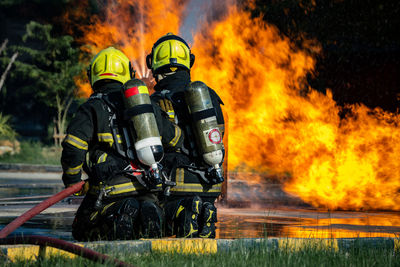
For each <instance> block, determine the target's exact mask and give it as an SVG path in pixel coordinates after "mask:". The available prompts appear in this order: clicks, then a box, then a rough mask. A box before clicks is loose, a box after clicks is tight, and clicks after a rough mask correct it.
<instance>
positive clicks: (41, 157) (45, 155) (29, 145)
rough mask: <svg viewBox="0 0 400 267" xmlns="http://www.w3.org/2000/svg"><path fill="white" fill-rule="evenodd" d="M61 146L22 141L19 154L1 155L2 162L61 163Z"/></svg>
mask: <svg viewBox="0 0 400 267" xmlns="http://www.w3.org/2000/svg"><path fill="white" fill-rule="evenodd" d="M60 158H61V147H55V146H44V145H43V144H42V143H40V142H32V141H22V142H21V151H20V153H18V154H14V155H10V154H5V155H2V156H0V162H1V163H26V164H45V165H60Z"/></svg>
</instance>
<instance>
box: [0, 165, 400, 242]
mask: <svg viewBox="0 0 400 267" xmlns="http://www.w3.org/2000/svg"><path fill="white" fill-rule="evenodd" d="M60 177H61V174H59V173H22V172H21V173H19V172H0V228H3V227H4V226H5V225H6V224H7V223H9V222H11V221H12V220H13V219H14V218H16V217H17V216H19V215H21V214H22V213H23V212H25V211H27V210H28V209H30V208H31V207H33V206H34V205H36V204H38V203H40V202H41V201H43V200H44V199H45V198H46V197H49V196H51V195H53V194H55V193H57V192H59V191H60V190H62V189H63V188H64V187H63V185H62V182H61V178H60ZM237 178H238V176H235V175H233V176H232V179H231V181H230V183H229V184H228V196H227V200H228V201H227V203H225V204H224V205H223V204H222V203H219V207H218V220H219V222H218V229H217V238H253V237H272V236H273V237H307V238H343V237H398V236H399V235H400V212H390V211H364V212H351V211H334V212H332V211H323V210H316V209H314V208H312V207H309V206H307V205H306V204H305V203H302V202H301V200H299V199H297V198H296V197H293V196H289V195H287V194H285V192H283V191H282V190H281V189H280V186H279V184H276V183H267V184H265V183H264V184H260V183H253V184H251V185H250V184H248V183H246V182H244V181H243V180H240V179H237ZM80 199H81V198H80V197H70V198H67V199H66V200H64V201H62V202H60V203H58V204H56V205H54V206H53V207H51V208H48V209H47V210H45V211H43V212H42V213H41V214H39V215H37V216H35V217H34V218H32V219H31V220H30V221H28V222H27V223H25V224H24V225H23V226H22V227H20V228H19V229H18V230H16V231H15V232H14V233H16V234H19V233H23V234H25V235H30V234H35V235H46V236H52V237H58V238H62V239H67V240H70V239H72V237H71V232H70V231H71V224H72V220H73V217H74V213H75V211H76V209H77V207H78V205H79V201H80Z"/></svg>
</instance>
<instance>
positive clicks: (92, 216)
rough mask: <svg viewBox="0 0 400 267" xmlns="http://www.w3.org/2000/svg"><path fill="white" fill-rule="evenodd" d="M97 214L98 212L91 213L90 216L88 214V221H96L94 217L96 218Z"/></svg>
mask: <svg viewBox="0 0 400 267" xmlns="http://www.w3.org/2000/svg"><path fill="white" fill-rule="evenodd" d="M97 214H99V212H98V211H95V212H92V214H90V217H89V219H90V220H91V221H93V220H94V219H96V217H97Z"/></svg>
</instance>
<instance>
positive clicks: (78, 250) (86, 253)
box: [0, 235, 133, 267]
mask: <svg viewBox="0 0 400 267" xmlns="http://www.w3.org/2000/svg"><path fill="white" fill-rule="evenodd" d="M18 244H31V245H38V246H40V249H39V255H40V254H41V253H40V251H41V250H43V248H45V247H46V246H50V247H54V248H58V249H62V250H65V251H68V252H70V253H73V254H76V255H79V256H81V257H84V258H86V259H89V260H92V261H96V262H100V263H103V264H104V263H107V264H110V263H111V264H114V265H115V266H121V267H133V265H131V264H128V263H126V262H123V261H120V260H117V259H113V258H111V257H109V256H107V255H104V254H101V253H98V252H96V251H94V250H91V249H88V248H83V247H80V246H78V245H75V244H73V243H71V242H68V241H64V240H61V239H57V238H52V237H46V236H34V235H32V236H16V237H7V238H1V239H0V245H18Z"/></svg>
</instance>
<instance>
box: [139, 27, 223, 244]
mask: <svg viewBox="0 0 400 267" xmlns="http://www.w3.org/2000/svg"><path fill="white" fill-rule="evenodd" d="M194 59H195V57H194V55H193V54H192V53H191V51H190V47H189V45H188V44H187V43H186V41H185V40H184V39H182V38H181V37H179V36H177V35H174V34H172V33H168V34H167V35H164V36H162V37H161V38H160V39H158V40H157V41H156V42H155V43H154V45H153V47H152V51H151V53H150V54H149V55H148V56H147V57H146V63H147V67H148V68H149V69H151V71H152V73H153V76H154V78H155V81H156V85H155V87H154V89H155V93H153V94H152V95H151V98H152V99H153V100H154V101H156V102H157V103H158V104H159V106H160V107H161V109H162V110H163V111H164V112H165V113H166V114H168V116H169V119H170V120H171V121H172V122H174V123H175V124H176V125H177V126H179V128H180V129H182V131H183V134H184V136H185V139H184V144H183V146H182V148H181V149H178V150H177V151H169V152H168V153H166V154H165V155H164V159H163V161H162V165H163V166H164V170H165V172H166V175H167V176H168V177H169V178H170V179H171V180H172V181H173V182H175V183H176V186H175V187H172V188H171V189H170V193H171V195H170V197H164V196H162V197H161V198H162V202H163V209H164V212H165V215H166V223H167V224H166V225H167V227H166V230H167V235H168V234H169V235H174V234H175V235H176V236H177V237H203V238H214V237H215V223H216V222H217V209H216V207H215V205H214V203H215V200H216V199H217V197H218V196H219V195H220V194H221V182H222V181H223V178H222V174H221V171H220V167H219V165H221V164H214V163H213V164H214V166H216V169H215V170H214V171H209V170H210V169H212V168H213V166H211V165H210V164H209V162H205V160H204V159H205V157H204V153H205V152H204V151H203V150H202V142H199V140H196V138H198V137H199V136H200V135H202V134H203V133H201V132H197V131H198V130H199V129H198V128H196V127H194V124H195V123H197V121H198V119H196V118H195V117H196V116H193V115H194V114H192V113H193V110H194V107H190V106H189V105H190V103H189V102H191V100H190V96H189V97H188V95H187V92H188V91H189V89H190V88H194V89H198V88H199V87H203V89H204V87H205V89H206V91H205V92H204V90H203V93H205V94H207V95H209V97H210V98H211V101H208V102H211V103H208V104H211V105H212V106H211V108H210V109H208V111H209V113H210V114H211V115H207V114H206V113H207V112H203V113H202V112H197V114H198V115H199V114H200V113H202V114H201V116H203V115H204V116H206V117H207V116H209V117H210V118H208V119H207V120H210V121H213V122H215V124H216V126H215V127H214V129H212V131H213V132H212V135H213V138H214V137H215V143H218V144H219V145H220V146H221V145H222V134H223V130H224V117H223V114H222V110H221V105H222V104H223V103H222V101H221V99H220V97H219V96H218V95H217V94H216V92H215V91H214V90H212V89H210V88H208V87H207V86H206V85H205V84H204V83H202V82H191V79H190V69H191V67H192V65H193V63H194ZM195 100H196V99H195ZM203 102H204V101H203ZM201 116H200V117H201ZM202 118H203V119H204V118H205V117H202ZM203 121H206V120H203ZM217 124H218V125H217ZM215 128H217V129H215ZM204 132H206V131H204ZM207 133H209V134H210V136H211V131H208V132H207ZM208 142H209V141H208ZM203 143H204V142H203ZM209 143H210V142H209ZM203 145H204V144H203ZM217 152H218V153H217V154H218V157H219V160H218V162H217V163H221V161H222V157H223V153H224V150H223V148H222V150H221V149H220V148H219V150H218V151H217ZM213 153H214V152H213ZM202 154H203V156H202ZM218 169H219V170H218Z"/></svg>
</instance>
